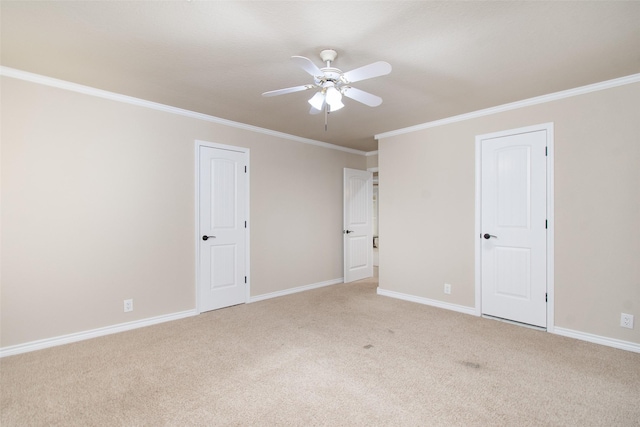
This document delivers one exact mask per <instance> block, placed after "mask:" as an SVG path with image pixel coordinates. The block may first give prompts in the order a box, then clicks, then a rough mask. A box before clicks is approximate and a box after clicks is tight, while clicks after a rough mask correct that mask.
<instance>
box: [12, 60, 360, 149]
mask: <svg viewBox="0 0 640 427" xmlns="http://www.w3.org/2000/svg"><path fill="white" fill-rule="evenodd" d="M0 75H1V76H5V77H11V78H14V79H19V80H24V81H28V82H31V83H37V84H41V85H44V86H51V87H55V88H58V89H64V90H69V91H71V92H77V93H82V94H84V95H89V96H95V97H97V98H104V99H109V100H111V101H117V102H122V103H125V104H131V105H136V106H138V107H144V108H150V109H152V110H158V111H164V112H166V113H171V114H176V115H179V116H185V117H190V118H192V119H197V120H203V121H205V122H211V123H217V124H221V125H224V126H229V127H233V128H237V129H243V130H247V131H251V132H257V133H261V134H264V135H270V136H275V137H277V138H282V139H288V140H291V141H296V142H301V143H303V144H309V145H315V146H318V147H323V148H329V149H331V150H338V151H345V152H347V153H352V154H359V155H361V156H365V155H367V153H366V152H365V151H361V150H355V149H353V148H348V147H342V146H340V145H335V144H330V143H328V142H323V141H317V140H315V139H309V138H302V137H300V136H295V135H290V134H288V133H284V132H278V131H275V130H270V129H265V128H261V127H258V126H253V125H248V124H245V123H239V122H234V121H232V120H227V119H221V118H219V117H215V116H210V115H208V114H202V113H197V112H195V111H190V110H185V109H182V108H177V107H172V106H170V105H165V104H160V103H157V102H152V101H146V100H144V99H140V98H134V97H132V96H127V95H122V94H119V93H113V92H108V91H106V90H101V89H95V88H92V87H89V86H83V85H79V84H76V83H71V82H67V81H64V80H58V79H54V78H52V77H46V76H42V75H39V74H34V73H29V72H26V71H21V70H16V69H14V68H9V67H4V66H0Z"/></svg>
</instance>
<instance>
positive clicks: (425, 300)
mask: <svg viewBox="0 0 640 427" xmlns="http://www.w3.org/2000/svg"><path fill="white" fill-rule="evenodd" d="M377 294H378V295H382V296H385V297H391V298H396V299H401V300H404V301H411V302H417V303H418V304H424V305H430V306H432V307H438V308H444V309H445V310H451V311H457V312H459V313H464V314H471V315H474V316H475V314H476V311H475V309H474V308H473V307H467V306H464V305H458V304H451V303H448V302H443V301H438V300H435V299H429V298H423V297H417V296H415V295H409V294H403V293H401V292H396V291H389V290H387V289H382V288H378V290H377Z"/></svg>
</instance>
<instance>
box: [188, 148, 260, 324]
mask: <svg viewBox="0 0 640 427" xmlns="http://www.w3.org/2000/svg"><path fill="white" fill-rule="evenodd" d="M200 147H209V148H217V149H220V150H230V151H238V152H241V153H245V154H246V155H247V181H246V185H247V187H246V190H247V191H246V194H245V198H246V200H245V203H246V218H247V219H246V221H247V228H246V233H245V248H246V249H245V276H246V277H247V287H246V296H245V302H248V301H249V300H250V296H251V259H250V253H251V250H250V242H251V220H250V214H251V208H250V206H249V202H250V200H251V190H250V184H251V175H250V174H251V167H250V161H251V156H250V150H249V149H248V148H245V147H238V146H235V145H225V144H218V143H215V142H207V141H200V140H196V141H195V155H194V157H195V167H194V169H195V199H194V200H195V208H194V211H195V231H194V232H195V235H194V242H195V256H196V262H195V269H196V272H195V273H196V274H195V278H196V282H195V305H196V312H197V313H198V314H200V313H202V308H201V306H200V289H199V286H200V238H201V236H200Z"/></svg>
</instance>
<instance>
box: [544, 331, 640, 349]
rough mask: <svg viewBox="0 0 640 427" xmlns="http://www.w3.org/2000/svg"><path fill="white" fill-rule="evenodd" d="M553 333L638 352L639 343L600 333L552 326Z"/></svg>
mask: <svg viewBox="0 0 640 427" xmlns="http://www.w3.org/2000/svg"><path fill="white" fill-rule="evenodd" d="M552 333H554V334H557V335H562V336H564V337H569V338H575V339H578V340H582V341H589V342H592V343H595V344H601V345H606V346H608V347H613V348H619V349H620V350H627V351H633V352H634V353H640V344H637V343H634V342H631V341H623V340H618V339H615V338H607V337H603V336H600V335H593V334H588V333H586V332H580V331H574V330H571V329H565V328H559V327H557V326H556V327H555V328H553V332H552Z"/></svg>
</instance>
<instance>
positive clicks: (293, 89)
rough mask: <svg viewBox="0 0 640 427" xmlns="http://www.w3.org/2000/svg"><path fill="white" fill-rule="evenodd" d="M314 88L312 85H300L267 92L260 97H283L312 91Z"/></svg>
mask: <svg viewBox="0 0 640 427" xmlns="http://www.w3.org/2000/svg"><path fill="white" fill-rule="evenodd" d="M314 87H315V86H313V85H302V86H294V87H288V88H284V89H278V90H271V91H269V92H265V93H263V94H262V96H276V95H284V94H285V93H292V92H300V91H303V90H308V89H313V88H314Z"/></svg>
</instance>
